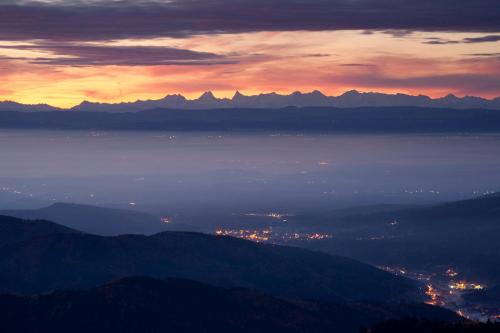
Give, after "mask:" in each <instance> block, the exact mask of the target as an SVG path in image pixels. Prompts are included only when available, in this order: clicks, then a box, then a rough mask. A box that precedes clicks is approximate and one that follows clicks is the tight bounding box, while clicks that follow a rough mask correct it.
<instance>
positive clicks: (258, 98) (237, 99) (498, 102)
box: [0, 90, 500, 112]
mask: <svg viewBox="0 0 500 333" xmlns="http://www.w3.org/2000/svg"><path fill="white" fill-rule="evenodd" d="M289 106H294V107H314V106H317V107H338V108H352V107H365V106H372V107H377V106H379V107H386V106H416V107H436V108H451V109H471V108H472V109H473V108H482V109H495V110H500V97H497V98H494V99H491V100H488V99H484V98H480V97H474V96H465V97H461V98H460V97H457V96H455V95H453V94H449V95H447V96H445V97H441V98H435V99H433V98H430V97H428V96H424V95H418V96H413V95H407V94H384V93H376V92H367V93H364V92H358V91H356V90H351V91H348V92H345V93H344V94H342V95H339V96H326V95H324V94H323V93H322V92H320V91H318V90H315V91H312V92H309V93H302V92H299V91H296V92H293V93H291V94H289V95H280V94H277V93H274V92H273V93H266V94H259V95H253V96H248V95H243V94H241V93H240V92H239V91H237V92H236V93H235V94H234V96H233V97H232V98H217V97H215V96H214V94H213V93H212V92H211V91H207V92H205V93H203V94H202V95H201V96H200V97H199V98H197V99H192V100H189V99H187V98H185V97H184V96H182V95H180V94H173V95H167V96H165V97H164V98H161V99H158V100H138V101H135V102H124V103H116V104H112V103H98V102H89V101H84V102H82V103H80V104H79V105H77V106H74V107H72V108H70V109H69V110H71V111H84V112H138V111H144V110H150V109H157V108H170V109H192V110H194V109H213V108H271V109H273V108H284V107H289ZM58 110H62V109H59V108H55V107H51V106H49V105H45V104H42V105H23V104H19V103H13V102H0V111H58Z"/></svg>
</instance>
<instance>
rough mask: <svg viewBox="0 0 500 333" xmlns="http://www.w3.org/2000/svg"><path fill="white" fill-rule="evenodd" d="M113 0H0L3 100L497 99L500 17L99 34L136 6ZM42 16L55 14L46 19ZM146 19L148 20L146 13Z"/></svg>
mask: <svg viewBox="0 0 500 333" xmlns="http://www.w3.org/2000/svg"><path fill="white" fill-rule="evenodd" d="M176 2H180V1H173V3H176ZM220 2H221V1H218V2H217V3H218V4H219V3H220ZM237 2H238V1H237ZM257 2H258V1H257ZM271 2H272V1H271ZM314 2H315V1H312V2H311V3H314ZM318 2H321V3H322V4H323V5H325V2H324V1H318ZM334 2H335V1H334ZM459 2H460V1H459ZM108 3H109V2H108ZM116 3H120V5H121V6H122V7H116V8H115V7H112V8H111V9H109V8H108V7H106V6H104V5H103V4H102V2H85V1H83V2H82V1H80V2H70V3H64V1H57V2H50V1H49V2H48V3H47V2H46V3H34V4H33V3H32V2H26V3H24V2H22V1H21V2H18V3H11V4H8V3H7V4H5V5H1V6H0V21H4V23H0V100H13V101H17V102H21V103H30V104H33V103H47V104H51V105H54V106H59V107H71V106H74V105H76V104H79V103H80V102H82V101H83V100H89V101H100V102H121V101H134V100H137V99H157V98H161V97H163V96H165V95H167V94H172V93H181V94H184V95H185V96H186V97H188V98H196V97H197V96H198V95H200V94H201V93H202V92H204V91H207V90H211V91H213V92H214V94H215V95H216V96H217V97H231V96H232V95H233V94H234V92H235V91H236V90H239V91H240V92H242V93H244V94H258V93H261V92H271V91H276V92H279V93H291V92H293V91H296V90H300V91H303V92H307V91H312V90H315V89H318V90H321V91H322V92H323V93H325V94H329V95H338V94H341V93H343V92H344V91H347V90H350V89H358V90H360V91H378V92H388V93H395V92H402V93H409V94H426V95H429V96H432V97H439V96H443V95H446V94H448V93H453V94H456V95H459V96H464V95H476V96H481V97H486V98H493V97H496V96H498V95H500V79H499V78H500V38H496V37H498V34H497V33H496V31H495V30H496V28H497V27H495V26H494V24H493V26H488V27H482V26H481V27H477V28H475V27H474V25H473V24H470V27H469V25H468V26H467V27H465V28H463V29H462V28H460V27H458V28H453V27H447V26H444V27H442V28H441V27H437V28H432V29H429V28H428V27H427V26H426V25H425V24H426V22H425V21H424V22H423V23H421V24H420V25H422V27H419V25H418V24H416V27H409V29H399V28H400V26H401V24H400V23H398V22H396V23H395V24H394V28H392V27H391V26H388V27H385V26H380V27H378V26H377V25H376V22H375V23H374V24H373V25H374V29H368V28H369V27H364V26H363V24H360V25H359V26H356V25H354V24H353V26H352V27H347V28H338V27H332V28H329V27H328V26H327V23H325V26H324V27H323V26H320V27H319V28H318V27H316V26H312V28H309V26H308V24H309V23H307V22H304V24H303V25H299V26H297V27H296V26H293V25H291V24H289V23H286V24H285V23H283V24H281V25H280V24H278V25H277V26H273V25H266V24H264V25H263V26H257V27H253V26H251V27H250V28H247V27H246V26H245V27H244V28H241V27H240V25H238V24H240V22H239V21H236V19H235V23H234V24H235V25H236V28H232V27H225V25H224V26H222V27H219V25H217V24H218V22H216V23H217V24H215V23H213V22H212V21H211V22H209V23H206V22H204V21H202V20H203V17H202V18H200V22H203V24H204V25H207V26H209V27H208V28H205V27H204V26H203V27H202V28H196V29H194V30H195V31H193V32H189V33H184V32H185V29H184V28H183V29H180V28H179V29H178V30H179V31H182V32H183V33H182V34H180V33H179V34H178V35H174V34H173V33H172V31H177V30H175V29H173V28H172V29H171V28H170V26H167V27H166V28H165V27H163V26H162V27H158V31H154V33H152V32H151V31H150V30H148V31H147V32H144V33H136V30H133V29H134V24H140V22H141V21H140V20H139V21H138V22H135V21H134V20H135V19H134V17H133V16H132V18H129V17H127V18H126V19H127V20H129V21H126V22H125V23H124V24H126V25H127V27H128V26H130V29H131V33H129V34H123V35H120V34H116V35H111V36H109V37H108V36H101V35H100V34H99V32H100V31H101V30H98V29H102V31H103V32H105V33H108V32H109V31H112V30H113V29H115V28H114V27H115V25H113V22H114V21H113V20H115V21H116V22H118V23H117V24H118V25H119V24H122V23H123V21H124V20H125V19H124V18H123V17H122V16H119V17H118V18H116V15H115V16H113V17H111V18H110V19H109V20H110V21H109V22H107V21H106V19H103V15H101V14H100V13H101V12H99V9H100V8H101V7H103V11H106V10H112V11H113V12H112V13H113V15H114V14H115V13H117V11H118V9H119V8H126V6H134V5H133V4H131V2H129V1H118V2H116ZM171 3H172V2H164V3H162V4H161V5H162V6H164V7H162V8H163V9H164V10H165V11H166V14H165V15H167V16H168V15H172V14H169V13H170V12H169V11H171V10H172V9H171V8H170V7H169V6H170V5H171ZM254 3H256V2H254ZM108 5H109V6H116V4H115V3H113V4H112V5H110V4H108ZM143 5H144V4H143ZM156 5H158V4H156ZM219 5H220V4H219ZM242 5H243V3H242ZM306 5H307V4H305V5H304V6H306ZM99 6H101V7H99ZM325 6H327V5H325ZM33 8H34V9H33ZM61 8H62V9H64V10H68V12H69V14H68V15H69V16H70V17H71V15H76V16H78V17H76V20H75V24H76V25H78V24H79V23H78V19H79V15H80V14H81V13H82V12H83V11H85V10H87V9H89V8H92V9H93V10H94V11H92V12H89V14H88V17H91V19H94V17H95V20H98V21H96V22H98V23H99V24H95V23H94V26H97V27H96V28H95V30H92V31H89V32H88V35H82V34H78V32H79V30H78V26H77V27H73V28H72V29H75V32H74V33H73V31H70V32H71V33H69V32H68V33H66V31H65V28H64V26H53V24H52V23H51V22H52V21H50V19H52V18H51V16H50V15H52V14H53V12H57V11H58V10H62V9H61ZM66 8H68V9H66ZM237 9H238V8H236V9H235V12H236V13H239V12H240V11H239V10H237ZM2 10H4V11H3V13H2ZM35 10H39V11H40V13H41V14H40V13H38V12H36V11H35ZM186 10H187V9H186ZM256 10H258V9H256ZM266 10H273V9H272V8H271V9H266ZM8 11H12V12H14V13H16V15H17V21H15V22H14V20H12V19H11V20H10V21H12V22H10V21H9V18H10V17H12V14H11V15H10V16H8V17H7V12H8ZM86 13H87V12H86ZM119 13H122V12H119ZM396 14H397V13H396ZM23 15H24V16H23ZM30 15H32V16H30ZM43 15H47V17H48V18H47V20H42V21H41V22H40V21H39V20H41V19H40V17H41V16H42V17H43ZM92 15H94V16H92ZM123 15H124V14H123ZM129 15H133V11H131V13H130V14H129ZM144 15H145V16H146V19H147V15H149V14H147V13H146V14H144ZM226 15H228V14H226ZM270 15H271V17H270V18H269V20H272V14H270ZM304 15H306V14H304ZM311 15H313V13H312V14H311ZM213 16H214V15H212V16H210V17H211V19H212V20H213V21H215V19H213ZM20 18H21V19H20ZM31 18H32V19H31ZM30 19H31V20H30ZM152 19H154V18H152ZM165 19H166V18H165V17H162V22H164V20H165ZM243 19H245V20H246V19H248V18H246V17H245V18H241V20H243ZM5 20H7V22H5ZM68 20H69V19H68ZM295 20H297V19H295ZM32 21H33V22H35V23H36V24H35V23H32ZM9 22H10V23H9ZM197 22H198V21H197V18H196V16H194V18H191V21H190V22H188V23H189V24H191V25H188V26H194V27H197ZM182 23H183V24H184V20H183V21H182ZM188 23H186V24H188ZM223 23H224V24H227V22H223ZM162 24H163V23H162ZM200 24H201V23H200ZM221 24H222V23H221ZM433 24H434V23H433ZM212 26H215V27H212ZM155 27H156V26H155ZM167 28H169V29H170V30H168V33H163V30H162V29H167ZM116 29H121V28H120V27H119V26H117V27H116ZM2 30H3V31H4V32H1V31H2ZM483 30H485V31H483ZM499 30H500V29H499ZM40 31H42V32H43V33H40ZM59 32H60V33H59ZM82 36H83V37H82ZM94 36H95V37H94Z"/></svg>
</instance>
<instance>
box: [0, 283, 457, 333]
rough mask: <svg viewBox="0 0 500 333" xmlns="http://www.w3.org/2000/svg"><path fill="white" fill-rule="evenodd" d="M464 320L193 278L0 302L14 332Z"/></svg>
mask: <svg viewBox="0 0 500 333" xmlns="http://www.w3.org/2000/svg"><path fill="white" fill-rule="evenodd" d="M408 316H412V317H419V318H426V319H438V318H439V319H440V320H442V321H459V320H460V319H459V318H458V317H457V316H456V315H455V314H454V313H452V312H449V311H447V310H444V309H440V308H436V307H432V306H427V305H423V304H422V305H419V304H406V303H397V304H382V303H379V304H373V303H372V304H367V303H366V304H363V303H352V304H351V303H349V304H335V303H322V302H311V301H292V300H285V299H280V298H275V297H271V296H268V295H264V294H260V293H258V292H254V291H249V290H243V289H232V290H230V289H222V288H217V287H213V286H210V285H206V284H201V283H197V282H193V281H189V280H178V279H168V280H155V279H151V278H143V277H134V278H127V279H122V280H119V281H115V282H113V283H110V284H107V285H104V286H101V287H98V288H94V289H90V290H84V291H63V292H59V291H58V292H54V293H51V294H48V295H41V296H31V297H20V296H9V295H4V296H0V321H1V322H2V328H3V329H5V330H6V331H8V332H10V333H16V332H23V333H31V332H37V333H43V332H73V333H78V332H95V333H99V332H106V333H108V332H141V333H142V332H151V333H153V332H273V333H277V332H291V333H293V332H357V331H358V330H359V328H360V327H361V326H368V325H372V324H374V323H376V322H379V321H381V320H385V319H388V318H404V317H408Z"/></svg>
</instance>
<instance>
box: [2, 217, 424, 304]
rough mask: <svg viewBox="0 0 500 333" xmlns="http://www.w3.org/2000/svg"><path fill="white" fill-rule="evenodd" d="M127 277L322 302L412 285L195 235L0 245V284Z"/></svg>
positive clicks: (40, 286) (57, 284) (50, 285)
mask: <svg viewBox="0 0 500 333" xmlns="http://www.w3.org/2000/svg"><path fill="white" fill-rule="evenodd" d="M20 223H22V221H20ZM134 275H147V276H151V277H182V278H190V279H194V280H200V281H204V282H207V283H212V284H216V285H219V286H225V287H226V286H227V287H232V286H235V287H236V286H238V287H246V288H251V289H256V290H261V291H264V292H268V293H272V294H275V295H282V296H289V297H297V298H316V299H324V300H347V299H348V300H360V299H372V300H389V299H398V298H401V297H404V296H407V295H408V294H413V293H414V292H415V291H416V286H415V284H414V282H411V281H410V280H407V279H403V278H399V277H395V276H393V275H391V274H389V273H386V272H383V271H381V270H378V269H376V268H374V267H372V266H369V265H366V264H362V263H360V262H357V261H354V260H351V259H347V258H343V257H337V256H331V255H327V254H324V253H319V252H313V251H309V250H304V249H299V248H291V247H282V246H271V245H263V244H256V243H253V242H249V241H245V240H240V239H234V238H230V237H217V236H211V235H205V234H198V233H187V232H164V233H160V234H157V235H154V236H149V237H147V236H140V235H126V236H118V237H102V236H94V235H88V234H64V233H56V234H51V235H47V236H43V237H38V238H33V239H31V240H26V241H22V242H18V243H10V244H7V245H4V246H2V247H0V289H3V290H10V291H13V292H21V293H36V292H45V291H50V290H56V289H78V288H87V287H94V286H97V285H99V284H102V283H106V282H108V281H110V280H113V279H116V278H121V277H126V276H134ZM412 296H414V295H412Z"/></svg>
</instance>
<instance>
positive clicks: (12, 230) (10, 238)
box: [0, 215, 78, 247]
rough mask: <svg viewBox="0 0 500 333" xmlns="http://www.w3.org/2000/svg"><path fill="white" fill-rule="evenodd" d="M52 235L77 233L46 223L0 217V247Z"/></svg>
mask: <svg viewBox="0 0 500 333" xmlns="http://www.w3.org/2000/svg"><path fill="white" fill-rule="evenodd" d="M54 233H61V234H69V233H78V231H76V230H72V229H70V228H66V227H64V226H62V225H59V224H56V223H52V222H48V221H43V220H35V221H23V220H20V219H18V218H14V217H10V216H2V215H0V247H2V246H4V245H6V244H10V243H17V242H23V241H26V240H29V239H31V238H33V237H43V236H47V235H50V234H54Z"/></svg>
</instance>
